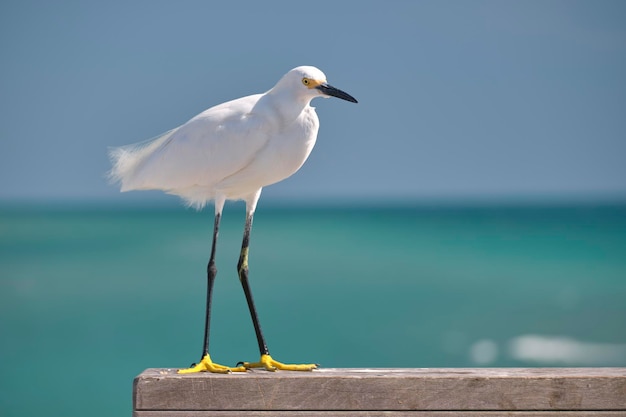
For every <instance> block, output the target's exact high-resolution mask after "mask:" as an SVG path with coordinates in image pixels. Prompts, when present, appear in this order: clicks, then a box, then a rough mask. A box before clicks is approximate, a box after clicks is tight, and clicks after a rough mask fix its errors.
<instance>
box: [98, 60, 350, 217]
mask: <svg viewBox="0 0 626 417" xmlns="http://www.w3.org/2000/svg"><path fill="white" fill-rule="evenodd" d="M303 80H309V81H308V82H309V85H305V82H304V81H303ZM312 85H313V87H312ZM322 86H323V87H322ZM336 91H338V92H339V93H343V92H341V91H340V90H337V89H334V88H332V87H330V86H328V85H327V84H326V77H325V75H324V73H322V72H321V71H320V70H319V69H317V68H314V67H308V66H303V67H298V68H294V69H293V70H291V71H289V72H288V73H287V74H286V75H285V76H283V77H282V78H281V79H280V81H279V82H278V83H277V84H276V85H275V86H274V87H273V88H272V89H271V90H269V91H268V92H266V93H265V94H255V95H251V96H247V97H242V98H239V99H236V100H232V101H229V102H226V103H223V104H219V105H217V106H215V107H211V108H210V109H208V110H205V111H204V112H202V113H200V114H198V115H197V116H195V117H194V118H192V119H191V120H189V121H188V122H187V123H185V124H183V125H182V126H179V127H177V128H175V129H173V130H171V131H169V132H167V133H164V134H163V135H161V136H159V137H157V138H156V139H153V140H151V141H148V142H142V143H138V144H134V145H128V146H125V147H120V148H114V149H113V150H112V151H111V153H110V155H111V158H112V162H113V169H112V170H111V174H110V175H111V178H112V179H113V180H115V181H119V182H121V190H122V191H131V190H152V189H159V190H163V191H165V192H167V193H169V194H175V195H178V196H180V197H182V198H183V199H184V200H185V201H186V202H187V204H189V205H191V206H194V207H196V208H201V207H203V206H204V205H205V204H206V203H207V202H208V201H210V200H212V199H217V200H222V199H225V200H228V199H244V200H246V201H249V200H250V198H251V197H253V196H254V195H256V194H258V193H259V191H260V189H261V188H262V187H264V186H266V185H270V184H273V183H275V182H278V181H281V180H283V179H285V178H287V177H289V176H290V175H292V174H293V173H294V172H296V171H297V170H298V169H299V168H300V167H301V166H302V164H303V163H304V162H305V161H306V159H307V157H308V156H309V154H310V152H311V150H312V149H313V146H314V145H315V140H316V138H317V132H318V128H319V120H318V118H317V114H316V113H315V109H314V108H313V107H311V106H310V105H309V103H310V102H311V100H312V99H313V98H315V97H318V96H328V94H329V92H330V94H332V93H333V92H336ZM339 95H340V97H341V98H344V99H348V100H350V99H351V100H350V101H356V100H354V99H353V98H352V97H350V96H348V95H347V94H345V93H343V96H342V95H341V94H339Z"/></svg>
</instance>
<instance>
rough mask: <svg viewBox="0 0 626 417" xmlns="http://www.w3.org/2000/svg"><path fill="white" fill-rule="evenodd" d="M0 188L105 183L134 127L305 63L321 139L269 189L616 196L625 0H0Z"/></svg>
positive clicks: (402, 195)
mask: <svg viewBox="0 0 626 417" xmlns="http://www.w3.org/2000/svg"><path fill="white" fill-rule="evenodd" d="M0 57H1V60H0V118H1V119H0V200H15V199H36V200H46V199H73V200H76V199H86V200H96V201H107V202H113V203H116V202H124V201H142V200H144V199H145V200H151V199H160V198H163V199H172V198H173V197H169V196H168V197H160V196H159V194H158V193H153V192H135V193H132V194H133V195H131V194H120V193H119V192H118V191H117V189H116V188H115V187H113V186H111V185H109V184H107V182H106V180H105V179H104V176H105V173H106V171H107V170H108V168H109V163H108V158H107V156H106V152H107V147H108V146H116V145H123V144H128V143H133V142H138V141H142V140H145V139H148V138H150V137H153V136H155V135H157V134H159V133H161V132H164V131H166V130H169V129H171V128H173V127H175V126H177V125H179V124H182V123H184V122H185V121H186V120H188V119H189V118H191V117H192V116H194V115H195V114H197V113H199V112H201V111H202V110H204V109H206V108H208V107H211V106H213V105H215V104H218V103H221V102H223V101H226V100H230V99H233V98H237V97H240V96H243V95H248V94H252V93H257V92H263V91H266V90H268V89H269V88H271V87H272V86H273V85H274V83H275V82H276V81H277V80H278V79H279V78H280V77H281V76H282V75H283V74H284V73H285V72H286V71H288V70H289V69H291V68H293V67H295V66H298V65H315V66H317V67H319V68H320V69H322V70H323V71H324V72H325V73H326V75H327V76H328V80H329V82H330V83H331V84H333V85H335V86H337V87H339V88H341V89H343V90H345V91H347V92H349V93H350V94H352V95H353V96H355V97H356V98H357V99H358V100H359V104H357V105H353V104H351V103H347V102H343V101H341V100H321V99H317V100H315V101H314V102H313V105H314V106H315V107H317V109H318V114H319V115H320V120H321V129H320V133H319V137H318V143H317V145H316V148H315V149H314V150H313V153H312V155H311V157H310V158H309V160H308V162H307V163H306V164H305V165H304V167H303V168H302V169H301V170H300V171H299V172H298V173H297V174H295V175H294V176H293V177H291V178H289V179H288V180H286V181H284V182H282V183H280V184H276V185H273V186H271V187H268V188H266V189H265V190H264V197H263V199H264V200H267V199H274V200H281V199H282V200H293V201H300V200H306V199H315V200H318V201H326V200H334V199H343V200H350V199H363V198H365V199H371V200H374V201H384V200H386V199H395V200H402V199H406V200H418V201H429V200H433V199H451V200H459V201H468V200H473V199H478V200H482V199H487V200H496V201H497V200H510V199H521V200H524V199H539V200H542V199H548V200H555V199H556V200H559V199H577V200H581V199H582V200H594V199H607V198H608V199H620V200H624V199H626V163H625V162H624V161H625V160H626V116H625V115H626V77H625V76H624V74H626V2H623V1H604V0H601V1H523V2H513V1H471V2H470V1H384V2H383V1H378V2H368V1H359V2H331V1H316V2H292V1H278V2H276V1H268V2H254V1H228V2H219V3H218V2H208V1H177V2H173V1H164V2H161V1H132V2H127V1H124V2H122V1H107V2H87V1H62V2H44V1H40V2H32V1H3V2H2V4H1V5H0Z"/></svg>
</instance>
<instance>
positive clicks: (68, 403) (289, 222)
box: [0, 203, 626, 416]
mask: <svg viewBox="0 0 626 417" xmlns="http://www.w3.org/2000/svg"><path fill="white" fill-rule="evenodd" d="M243 221H244V211H243V205H242V204H241V203H239V204H229V205H227V207H226V210H225V213H224V216H223V221H222V227H221V229H220V236H219V246H218V248H217V267H218V270H219V272H218V277H217V280H216V284H215V292H214V306H213V307H214V308H213V316H212V317H213V319H212V323H211V345H210V350H211V356H212V357H213V359H214V360H215V361H217V362H220V363H223V364H226V365H235V364H236V363H237V362H238V361H244V360H245V361H253V360H257V359H258V355H259V352H258V350H257V349H258V348H257V344H256V340H255V336H254V330H253V328H252V324H251V321H250V318H249V314H248V310H247V306H246V302H245V298H244V295H243V292H242V290H241V286H240V283H239V281H238V278H237V273H236V264H237V258H238V255H239V249H240V246H241V235H242V232H243ZM212 227H213V219H212V209H207V210H205V211H203V212H195V211H192V210H185V209H183V208H180V207H177V208H171V209H170V208H161V209H154V208H153V209H148V208H127V209H121V208H115V209H95V208H85V207H83V208H80V207H69V206H67V207H65V206H63V207H59V206H55V207H53V208H45V207H43V206H36V207H35V206H30V207H29V206H25V207H15V206H12V207H4V208H3V209H0V365H1V368H0V369H1V370H2V378H0V414H1V415H3V416H18V415H20V416H28V415H63V416H83V415H90V416H111V415H128V414H129V413H130V410H131V391H132V380H133V378H134V376H136V375H137V374H139V373H140V372H141V371H142V370H143V369H145V368H150V367H186V366H189V365H190V364H191V363H192V362H196V361H198V360H199V359H200V355H201V353H202V352H201V350H202V336H203V324H204V323H203V320H204V306H205V297H206V264H207V260H208V255H209V251H210V239H211V233H212ZM250 283H251V286H252V291H253V294H254V297H255V300H256V303H257V309H258V312H259V316H260V320H261V324H262V328H263V331H264V334H265V337H266V339H267V343H268V346H269V348H270V352H271V353H272V356H273V357H274V358H275V359H277V360H280V361H283V362H306V363H309V362H315V363H319V364H321V366H323V367H474V366H626V206H620V205H617V206H591V205H578V206H560V207H545V206H543V207H532V206H524V207H514V206H508V207H423V206H417V207H411V206H398V207H384V208H381V207H368V206H367V205H365V206H364V205H359V206H356V205H355V206H344V207H335V208H324V207H321V208H320V207H318V208H304V207H291V208H290V207H268V206H261V207H259V209H258V211H257V214H256V216H255V220H254V227H253V230H252V236H251V243H250Z"/></svg>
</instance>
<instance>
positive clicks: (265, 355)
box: [237, 211, 317, 371]
mask: <svg viewBox="0 0 626 417" xmlns="http://www.w3.org/2000/svg"><path fill="white" fill-rule="evenodd" d="M253 216H254V211H249V212H248V213H246V226H245V229H244V232H243V242H242V243H241V254H240V255H239V263H238V264H237V271H238V273H239V280H240V281H241V285H242V286H243V292H244V293H245V294H246V301H247V302H248V308H249V309H250V316H252V324H253V325H254V331H255V333H256V339H257V342H258V343H259V351H260V352H261V360H260V361H259V362H254V363H250V362H240V363H239V364H238V365H243V367H244V368H246V369H251V368H265V369H267V370H268V371H276V370H278V369H282V370H287V371H311V370H313V369H315V368H317V365H316V364H303V365H291V364H284V363H281V362H278V361H275V360H274V359H272V357H271V356H270V353H269V350H268V349H267V344H266V343H265V338H264V337H263V332H262V331H261V324H260V323H259V316H258V314H257V312H256V308H255V306H254V300H253V299H252V292H251V291H250V283H249V282H248V248H249V245H250V229H252V218H253Z"/></svg>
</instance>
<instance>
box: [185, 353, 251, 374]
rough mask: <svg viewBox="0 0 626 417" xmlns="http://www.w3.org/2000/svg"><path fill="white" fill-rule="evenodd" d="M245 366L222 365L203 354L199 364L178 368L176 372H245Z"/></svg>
mask: <svg viewBox="0 0 626 417" xmlns="http://www.w3.org/2000/svg"><path fill="white" fill-rule="evenodd" d="M245 371H246V368H245V367H243V366H238V367H236V368H231V367H228V366H224V365H220V364H217V363H214V362H213V361H212V360H211V357H210V356H209V355H205V357H204V358H202V360H201V361H200V363H199V364H197V365H195V366H193V367H191V368H187V369H179V370H178V373H179V374H193V373H196V372H214V373H218V374H229V373H231V372H245Z"/></svg>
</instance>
